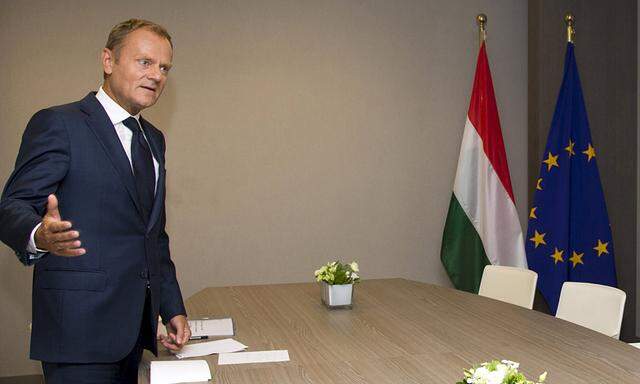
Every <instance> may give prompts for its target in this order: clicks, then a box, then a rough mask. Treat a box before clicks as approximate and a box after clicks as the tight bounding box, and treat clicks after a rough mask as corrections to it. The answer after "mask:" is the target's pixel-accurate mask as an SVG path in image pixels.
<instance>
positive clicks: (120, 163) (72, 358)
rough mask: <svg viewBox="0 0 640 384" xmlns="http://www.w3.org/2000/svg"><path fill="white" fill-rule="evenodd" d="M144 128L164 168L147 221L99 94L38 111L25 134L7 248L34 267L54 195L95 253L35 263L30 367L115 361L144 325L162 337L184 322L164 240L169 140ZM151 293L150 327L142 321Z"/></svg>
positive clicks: (9, 197) (7, 217)
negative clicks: (163, 326)
mask: <svg viewBox="0 0 640 384" xmlns="http://www.w3.org/2000/svg"><path fill="white" fill-rule="evenodd" d="M141 123H142V124H141V125H142V128H143V130H144V132H145V135H146V137H147V138H148V141H149V144H150V147H151V149H152V151H153V155H154V157H155V158H156V160H157V161H158V163H159V175H158V183H157V187H156V196H155V201H154V204H153V210H152V212H151V215H150V219H149V220H148V221H146V220H145V219H144V218H143V216H142V214H141V212H142V211H141V209H140V202H139V201H138V197H137V193H136V187H135V180H134V177H133V173H132V171H131V165H130V163H129V160H128V158H127V156H126V154H125V152H124V149H123V147H122V144H121V142H120V140H119V139H118V136H117V135H116V132H115V129H114V127H113V124H112V123H111V121H110V120H109V117H108V116H107V113H106V112H105V110H104V109H103V107H102V105H101V104H100V103H99V102H98V100H97V99H96V98H95V94H94V93H90V94H88V95H87V96H86V97H85V98H84V99H82V100H81V101H78V102H75V103H71V104H67V105H62V106H57V107H52V108H48V109H44V110H42V111H39V112H38V113H36V114H35V115H34V116H33V117H32V118H31V120H30V121H29V124H28V125H27V128H26V130H25V132H24V135H23V137H22V144H21V146H20V151H19V153H18V158H17V160H16V165H15V170H14V171H13V173H12V174H11V177H10V178H9V180H8V182H7V185H6V186H5V189H4V192H3V194H2V199H1V200H0V240H2V241H3V242H4V243H5V244H7V245H9V246H10V247H11V248H12V249H13V250H14V251H15V252H16V254H17V255H18V257H19V259H20V260H21V261H22V262H23V263H25V264H30V263H32V262H31V261H30V260H29V257H28V255H27V254H26V246H27V244H28V241H29V237H30V234H31V231H32V230H33V228H34V227H35V226H36V225H37V224H38V223H39V222H40V221H41V220H42V216H43V215H44V213H45V211H46V202H47V196H48V195H49V194H51V193H55V194H56V196H57V198H58V201H59V209H60V214H61V216H62V218H63V220H70V221H71V222H72V224H73V227H74V228H75V229H77V230H78V231H79V232H80V239H81V241H82V247H83V248H85V249H86V251H87V252H86V253H85V254H84V255H82V256H79V257H59V256H54V255H52V254H47V255H45V256H44V257H43V258H42V259H41V260H39V261H37V262H35V265H34V271H33V328H32V333H31V358H32V359H36V360H42V361H48V362H74V363H84V362H113V361H117V360H120V359H122V358H123V357H124V356H125V355H127V354H128V353H129V352H130V351H131V349H132V348H133V346H134V344H135V343H136V341H137V338H138V333H139V330H140V325H141V321H150V322H151V327H152V329H153V330H154V334H155V330H156V328H157V320H156V319H157V317H158V314H160V315H162V318H163V319H164V320H165V321H166V320H169V319H171V318H172V317H173V316H176V315H179V314H183V315H184V314H186V312H185V309H184V305H183V302H182V296H181V293H180V288H179V285H178V281H177V279H176V273H175V267H174V265H173V262H172V261H171V258H170V256H169V237H168V236H167V233H166V232H165V221H166V218H165V204H164V201H165V168H164V151H165V142H164V137H163V135H162V133H161V132H160V131H159V130H157V129H156V128H155V127H153V126H152V125H151V124H150V123H148V122H147V121H145V120H144V119H141ZM147 285H149V287H150V292H151V295H150V297H151V302H152V309H153V310H152V317H151V318H147V319H142V314H143V309H144V301H145V294H146V290H147ZM5 309H6V308H5ZM153 349H155V343H154V348H153ZM153 352H154V353H156V352H157V351H155V350H154V351H153Z"/></svg>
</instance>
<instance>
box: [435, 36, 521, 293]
mask: <svg viewBox="0 0 640 384" xmlns="http://www.w3.org/2000/svg"><path fill="white" fill-rule="evenodd" d="M440 258H441V260H442V264H443V265H444V268H445V269H446V271H447V273H448V274H449V278H450V279H451V282H452V283H453V285H454V286H455V287H456V288H457V289H461V290H464V291H468V292H474V293H477V292H478V288H479V287H480V279H481V278H482V271H483V269H484V267H485V266H486V265H487V264H493V265H508V266H514V267H521V268H527V259H526V256H525V252H524V243H523V240H522V228H521V227H520V221H519V220H518V214H517V212H516V207H515V199H514V197H513V190H512V188H511V178H510V177H509V167H508V165H507V156H506V153H505V150H504V142H503V140H502V131H501V129H500V118H499V117H498V107H497V105H496V98H495V94H494V91H493V82H492V80H491V71H490V70H489V61H488V59H487V51H486V47H485V44H484V43H483V44H482V46H481V47H480V53H479V54H478V64H477V67H476V75H475V80H474V82H473V91H472V93H471V105H470V106H469V112H468V114H467V121H466V124H465V127H464V135H463V138H462V145H461V146H460V158H459V160H458V170H457V172H456V179H455V182H454V186H453V194H452V196H451V202H450V204H449V212H448V214H447V221H446V223H445V226H444V234H443V236H442V249H441V251H440Z"/></svg>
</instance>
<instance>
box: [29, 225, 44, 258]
mask: <svg viewBox="0 0 640 384" xmlns="http://www.w3.org/2000/svg"><path fill="white" fill-rule="evenodd" d="M41 225H42V222H40V223H38V225H36V226H35V227H34V228H33V230H32V231H31V236H29V244H27V253H28V254H29V260H37V259H39V258H41V257H42V256H44V255H45V254H46V253H47V251H46V250H45V249H39V248H38V247H36V240H35V235H36V231H37V230H38V228H40V226H41Z"/></svg>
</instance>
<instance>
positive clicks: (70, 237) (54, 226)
mask: <svg viewBox="0 0 640 384" xmlns="http://www.w3.org/2000/svg"><path fill="white" fill-rule="evenodd" d="M33 237H34V240H35V243H36V247H37V248H38V249H43V250H46V251H47V252H49V253H52V254H54V255H56V256H65V257H76V256H80V255H84V254H85V253H86V250H85V249H84V248H80V246H81V245H82V243H81V242H80V234H79V233H78V231H75V230H73V228H72V225H71V222H70V221H64V220H62V218H61V217H60V211H59V210H58V199H57V198H56V196H55V195H49V197H48V199H47V213H45V215H44V217H43V218H42V225H40V227H39V228H38V229H37V230H36V233H35V234H34V236H33Z"/></svg>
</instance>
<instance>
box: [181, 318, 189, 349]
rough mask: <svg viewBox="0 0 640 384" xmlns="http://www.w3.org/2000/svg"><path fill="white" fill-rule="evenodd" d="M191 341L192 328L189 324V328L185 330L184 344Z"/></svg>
mask: <svg viewBox="0 0 640 384" xmlns="http://www.w3.org/2000/svg"><path fill="white" fill-rule="evenodd" d="M189 339H191V328H189V324H188V323H187V328H185V330H184V338H183V340H182V344H186V343H187V342H188V341H189Z"/></svg>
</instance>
